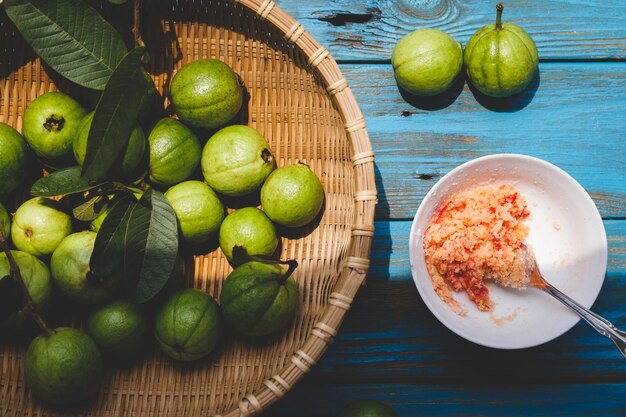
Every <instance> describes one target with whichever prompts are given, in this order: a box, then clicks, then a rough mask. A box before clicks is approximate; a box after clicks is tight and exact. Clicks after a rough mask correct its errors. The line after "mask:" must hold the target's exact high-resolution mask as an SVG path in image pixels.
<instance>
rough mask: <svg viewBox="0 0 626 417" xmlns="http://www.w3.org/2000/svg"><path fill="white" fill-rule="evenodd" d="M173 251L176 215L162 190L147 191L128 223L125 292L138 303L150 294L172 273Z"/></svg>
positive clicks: (175, 251)
mask: <svg viewBox="0 0 626 417" xmlns="http://www.w3.org/2000/svg"><path fill="white" fill-rule="evenodd" d="M177 253H178V225H177V223H176V214H175V213H174V210H173V209H172V206H171V205H170V203H169V202H168V201H167V199H166V198H165V196H164V195H163V193H161V192H159V191H156V190H152V189H151V190H148V191H146V192H145V193H144V194H143V196H142V197H141V199H140V200H139V202H138V203H137V205H136V207H135V209H134V210H133V212H132V214H131V216H130V219H129V222H128V229H127V241H126V265H125V275H126V289H127V293H128V294H129V295H130V296H131V297H132V298H134V299H135V300H136V301H137V302H139V303H143V302H146V301H148V300H150V299H151V298H152V297H154V296H155V295H156V294H157V293H158V292H159V291H160V290H161V289H162V288H163V286H164V285H165V283H166V282H167V280H168V279H169V277H170V275H171V274H172V271H173V270H174V264H175V261H176V255H177Z"/></svg>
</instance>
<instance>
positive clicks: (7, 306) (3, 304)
mask: <svg viewBox="0 0 626 417" xmlns="http://www.w3.org/2000/svg"><path fill="white" fill-rule="evenodd" d="M22 307H24V295H23V294H22V287H20V284H19V283H18V282H17V281H16V280H15V279H14V278H13V277H12V276H11V275H7V276H4V277H2V278H0V322H2V321H3V320H6V319H7V318H9V317H10V316H11V315H12V314H14V313H17V312H18V311H19V310H20V309H21V308H22Z"/></svg>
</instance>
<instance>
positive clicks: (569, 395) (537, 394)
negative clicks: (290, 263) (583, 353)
mask: <svg viewBox="0 0 626 417" xmlns="http://www.w3.org/2000/svg"><path fill="white" fill-rule="evenodd" d="M624 398H626V385H625V384H593V385H586V384H571V385H568V384H564V385H561V384H560V385H557V384H545V385H543V384H541V385H517V384H515V375H507V374H504V373H503V374H502V376H501V378H500V379H499V380H498V381H492V382H491V383H489V384H467V383H453V384H415V383H387V384H383V383H375V384H358V383H352V384H349V383H347V384H337V383H335V382H333V381H311V380H305V381H304V382H302V383H300V384H299V385H298V386H296V388H295V389H294V390H293V391H291V392H289V393H288V394H287V395H286V397H285V398H284V399H282V400H280V401H279V402H278V403H276V404H275V405H274V406H273V407H272V408H270V409H269V410H268V411H267V412H266V413H264V414H263V415H264V416H267V417H287V416H289V417H292V416H298V417H320V416H335V415H337V412H338V411H339V410H340V409H341V407H343V406H345V405H346V404H347V403H349V402H350V401H353V400H356V399H375V400H378V401H383V402H385V403H387V404H388V405H389V406H390V407H392V408H393V410H394V411H395V412H396V414H397V415H398V416H399V417H415V416H455V417H471V416H481V417H485V416H508V417H514V416H519V417H528V416H585V417H596V416H598V417H599V416H623V415H624V412H625V410H626V402H625V400H624Z"/></svg>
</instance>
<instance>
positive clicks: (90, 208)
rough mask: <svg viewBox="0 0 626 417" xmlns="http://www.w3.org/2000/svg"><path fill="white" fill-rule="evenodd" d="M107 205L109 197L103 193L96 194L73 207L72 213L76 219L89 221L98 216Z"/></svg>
mask: <svg viewBox="0 0 626 417" xmlns="http://www.w3.org/2000/svg"><path fill="white" fill-rule="evenodd" d="M108 205H109V199H108V197H107V196H105V195H97V196H95V197H91V198H90V199H89V200H87V201H85V202H84V203H83V204H81V205H79V206H76V207H74V210H72V214H73V215H74V218H75V219H76V220H80V221H83V222H90V221H92V220H95V219H97V218H98V216H99V215H100V213H102V212H103V211H104V210H106V208H107V206H108Z"/></svg>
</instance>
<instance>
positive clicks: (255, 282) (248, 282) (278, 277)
mask: <svg viewBox="0 0 626 417" xmlns="http://www.w3.org/2000/svg"><path fill="white" fill-rule="evenodd" d="M293 269H294V268H287V267H286V266H284V265H270V264H266V263H262V262H256V261H251V262H246V263H244V264H243V265H240V266H238V267H237V268H235V269H234V270H233V271H232V272H231V273H230V275H228V277H226V280H224V284H223V286H222V292H221V294H220V306H221V308H222V312H223V313H224V320H225V321H226V323H228V325H230V326H231V327H232V328H233V329H235V330H236V331H238V332H239V333H242V334H244V335H246V336H266V335H269V334H272V333H276V332H277V331H279V330H281V329H283V328H285V327H286V326H287V325H288V324H289V322H291V321H292V320H293V317H294V316H295V313H296V307H297V305H298V289H297V287H296V282H295V280H294V279H293V277H292V276H291V273H292V272H293Z"/></svg>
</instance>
